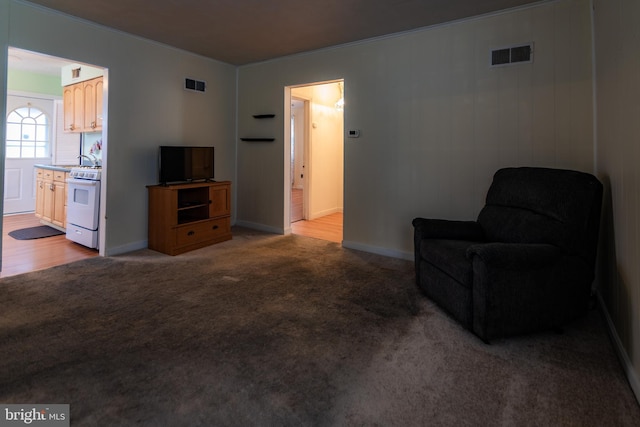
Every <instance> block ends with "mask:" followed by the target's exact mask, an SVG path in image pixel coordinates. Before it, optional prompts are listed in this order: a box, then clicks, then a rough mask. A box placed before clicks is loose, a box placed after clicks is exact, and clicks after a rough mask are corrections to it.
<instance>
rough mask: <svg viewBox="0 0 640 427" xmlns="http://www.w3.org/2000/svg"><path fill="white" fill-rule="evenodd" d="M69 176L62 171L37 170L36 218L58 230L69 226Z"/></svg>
mask: <svg viewBox="0 0 640 427" xmlns="http://www.w3.org/2000/svg"><path fill="white" fill-rule="evenodd" d="M68 175H69V173H68V172H65V171H61V170H52V169H46V168H37V169H36V212H35V214H36V217H38V218H40V221H41V222H43V223H45V224H47V225H51V226H54V227H55V228H58V229H64V228H66V226H67V210H66V208H67V182H66V179H67V177H68Z"/></svg>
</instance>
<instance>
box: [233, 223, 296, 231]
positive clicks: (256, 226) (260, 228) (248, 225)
mask: <svg viewBox="0 0 640 427" xmlns="http://www.w3.org/2000/svg"><path fill="white" fill-rule="evenodd" d="M234 225H237V226H238V227H246V228H251V229H253V230H258V231H264V232H265V233H272V234H285V230H283V229H282V228H278V227H271V226H268V225H264V224H258V223H255V222H250V221H236V223H235V224H234ZM289 232H291V231H289Z"/></svg>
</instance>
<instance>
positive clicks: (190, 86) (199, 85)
mask: <svg viewBox="0 0 640 427" xmlns="http://www.w3.org/2000/svg"><path fill="white" fill-rule="evenodd" d="M206 86H207V84H206V83H205V82H203V81H200V80H195V79H190V78H186V79H184V88H185V90H192V91H195V92H204V91H205V88H206Z"/></svg>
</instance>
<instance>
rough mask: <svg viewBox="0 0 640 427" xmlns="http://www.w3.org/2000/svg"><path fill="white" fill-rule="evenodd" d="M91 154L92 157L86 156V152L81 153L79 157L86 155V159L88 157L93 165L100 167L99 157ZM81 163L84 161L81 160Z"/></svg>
mask: <svg viewBox="0 0 640 427" xmlns="http://www.w3.org/2000/svg"><path fill="white" fill-rule="evenodd" d="M90 156H91V157H89V156H86V155H84V154H80V155H79V156H78V158H79V159H81V158H83V157H84V158H85V159H87V160H89V161H90V162H91V167H94V168H97V167H98V158H97V157H96V156H94V155H93V154H91V155H90ZM80 163H82V162H80Z"/></svg>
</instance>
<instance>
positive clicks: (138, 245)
mask: <svg viewBox="0 0 640 427" xmlns="http://www.w3.org/2000/svg"><path fill="white" fill-rule="evenodd" d="M147 246H148V241H147V240H140V241H137V242H133V243H129V244H126V245H122V246H116V247H115V248H109V250H108V251H106V254H105V255H106V256H115V255H122V254H126V253H127V252H133V251H137V250H139V249H146V248H147Z"/></svg>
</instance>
